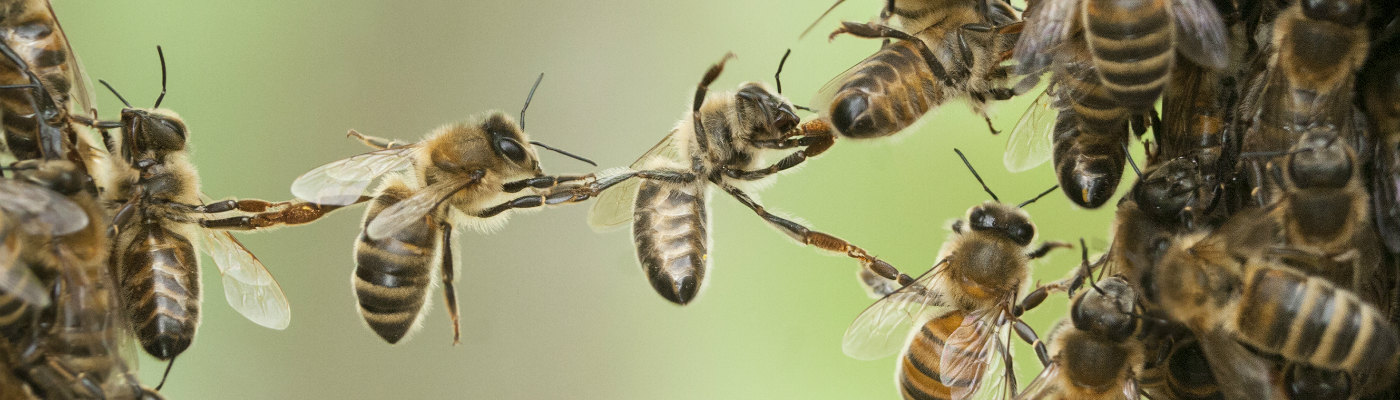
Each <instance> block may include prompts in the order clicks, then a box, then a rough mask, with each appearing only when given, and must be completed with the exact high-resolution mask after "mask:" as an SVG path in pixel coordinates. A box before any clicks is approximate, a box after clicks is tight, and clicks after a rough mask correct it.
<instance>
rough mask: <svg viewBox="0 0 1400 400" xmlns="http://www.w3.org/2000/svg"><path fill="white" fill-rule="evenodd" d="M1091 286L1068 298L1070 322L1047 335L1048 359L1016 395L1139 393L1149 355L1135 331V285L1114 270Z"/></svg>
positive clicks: (1068, 396)
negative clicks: (1136, 336)
mask: <svg viewBox="0 0 1400 400" xmlns="http://www.w3.org/2000/svg"><path fill="white" fill-rule="evenodd" d="M1086 259H1087V257H1086ZM1090 287H1091V288H1092V290H1085V291H1083V292H1081V293H1080V294H1079V295H1077V296H1075V297H1074V299H1073V300H1072V301H1071V302H1070V321H1071V323H1070V324H1065V323H1063V321H1061V323H1060V324H1058V326H1057V327H1056V328H1055V329H1054V330H1053V331H1052V332H1051V334H1050V335H1049V337H1050V338H1051V339H1050V346H1049V351H1050V353H1051V354H1055V356H1054V358H1052V359H1051V361H1050V365H1048V366H1046V367H1045V369H1044V370H1042V371H1041V372H1040V375H1038V376H1036V378H1035V380H1034V381H1031V383H1030V384H1029V385H1028V386H1026V391H1024V392H1021V394H1020V395H1019V396H1018V398H1022V399H1136V398H1138V388H1139V386H1138V380H1137V377H1138V376H1139V375H1140V371H1139V368H1141V366H1142V365H1143V363H1144V358H1145V355H1144V354H1143V347H1142V344H1141V343H1139V342H1138V341H1137V339H1136V338H1135V337H1134V336H1135V335H1134V334H1135V333H1137V332H1138V331H1139V325H1140V324H1141V323H1142V321H1141V320H1140V319H1139V317H1138V305H1137V302H1136V297H1137V294H1136V291H1135V290H1133V287H1132V285H1130V284H1129V283H1128V281H1126V280H1124V279H1123V278H1121V277H1116V276H1115V277H1109V278H1107V279H1104V280H1102V281H1100V282H1098V283H1093V282H1091V283H1090Z"/></svg>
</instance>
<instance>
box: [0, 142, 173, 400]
mask: <svg viewBox="0 0 1400 400" xmlns="http://www.w3.org/2000/svg"><path fill="white" fill-rule="evenodd" d="M11 169H12V170H14V171H15V179H14V180H5V181H3V182H5V183H6V184H5V185H3V186H0V187H3V189H0V191H4V192H9V193H8V194H12V195H18V196H15V197H12V198H14V199H16V201H14V203H13V204H11V205H10V206H9V207H5V219H6V220H8V221H23V225H22V226H24V228H16V229H15V231H17V232H14V234H15V235H17V236H20V237H21V239H20V241H19V242H18V243H10V242H11V240H10V238H11V237H15V236H11V235H7V237H6V240H5V242H7V243H6V246H5V247H4V248H0V253H4V254H0V259H6V260H10V261H13V262H12V263H5V264H4V265H3V266H0V267H3V268H6V269H8V270H7V271H5V275H6V278H7V279H6V281H5V282H4V283H3V284H0V288H3V289H5V290H6V292H7V294H9V293H14V294H18V296H8V295H7V296H0V302H5V303H8V304H6V305H5V308H10V309H14V310H17V311H16V312H15V313H13V314H11V315H10V316H7V317H14V316H24V318H6V319H7V321H6V322H5V325H6V328H18V329H7V330H9V331H10V332H17V333H20V334H19V335H10V336H8V337H7V338H6V342H7V349H6V350H7V351H6V352H8V353H9V354H10V355H9V357H10V358H11V363H12V364H14V365H15V368H14V371H16V372H17V373H18V374H19V375H20V376H21V378H22V379H24V380H25V381H26V382H27V384H28V385H29V389H30V390H31V391H33V392H35V394H36V395H38V396H42V397H46V398H141V397H142V396H144V393H146V392H147V389H144V388H142V387H141V386H140V384H139V382H137V380H136V378H135V376H134V371H132V370H130V369H129V368H128V366H127V360H126V359H125V356H124V355H123V354H122V353H121V351H120V349H121V348H122V347H123V345H124V344H125V343H127V340H128V339H129V336H127V335H128V333H127V331H126V328H125V324H124V323H122V321H119V320H117V318H118V317H117V315H118V313H117V310H118V307H117V298H116V290H115V282H114V281H113V279H112V276H111V275H110V270H109V269H108V263H107V261H108V260H107V258H108V249H109V248H108V247H107V245H108V240H107V235H106V229H105V227H103V226H102V224H100V223H98V222H99V221H103V220H105V215H106V214H105V211H104V210H103V209H102V208H101V207H100V205H99V204H98V203H97V200H96V198H95V197H94V195H93V193H91V192H89V191H88V190H87V185H86V179H85V176H84V175H83V173H82V172H81V171H79V170H78V169H77V167H76V166H75V165H74V164H73V163H71V162H69V161H66V160H57V161H39V160H27V161H21V162H18V163H16V164H15V165H13V166H12V168H11ZM17 182H25V183H17ZM26 187H27V188H28V189H23V188H26ZM36 189H37V190H36ZM35 207H39V208H35ZM36 212H37V214H36ZM7 228H10V227H7ZM7 230H8V229H7ZM12 244H17V246H11V245H12ZM17 272H19V274H18V275H16V273H17ZM15 276H18V277H20V278H21V279H19V280H12V279H9V278H12V277H15ZM36 288H37V289H39V291H38V292H37V293H36V292H35V291H34V289H36ZM11 289H14V290H11ZM34 295H38V296H39V297H33V296H34ZM49 296H52V297H51V298H50V297H49ZM16 300H18V301H20V304H18V307H14V308H12V307H13V306H15V304H14V302H15V301H16ZM31 307H32V308H31ZM16 325H18V326H16Z"/></svg>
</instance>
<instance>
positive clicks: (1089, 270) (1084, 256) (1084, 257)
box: [1079, 237, 1107, 296]
mask: <svg viewBox="0 0 1400 400" xmlns="http://www.w3.org/2000/svg"><path fill="white" fill-rule="evenodd" d="M1079 259H1080V262H1081V264H1080V265H1083V266H1084V269H1085V270H1086V271H1084V272H1085V274H1084V275H1087V278H1089V287H1092V288H1094V291H1095V292H1099V294H1101V295H1105V296H1106V295H1107V294H1106V293H1104V292H1103V289H1100V288H1099V285H1098V283H1097V282H1095V281H1094V268H1093V267H1091V266H1089V246H1087V245H1085V244H1084V238H1082V237H1081V238H1079ZM1099 271H1103V269H1099Z"/></svg>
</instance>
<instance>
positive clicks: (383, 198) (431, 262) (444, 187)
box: [292, 74, 594, 344]
mask: <svg viewBox="0 0 1400 400" xmlns="http://www.w3.org/2000/svg"><path fill="white" fill-rule="evenodd" d="M540 78H541V79H543V78H544V75H543V74H541V75H540ZM535 85H536V86H538V85H539V81H538V80H537V81H535ZM530 95H531V97H533V95H534V89H533V88H532V89H531V90H530ZM529 104H530V100H529V98H527V99H526V100H525V106H526V107H527V108H528V107H529ZM520 116H521V119H522V121H523V119H524V117H525V110H524V109H522V110H521V112H520ZM355 135H357V136H358V137H359V138H360V139H362V141H363V142H364V143H365V144H366V145H369V146H370V147H372V148H375V149H376V150H375V151H371V152H369V153H365V154H360V155H357V156H353V157H350V158H347V159H344V160H340V161H335V162H332V163H330V164H326V165H323V166H320V167H317V168H316V169H313V170H311V171H310V172H307V173H306V174H303V175H302V176H301V177H299V178H297V180H296V182H294V183H292V193H293V194H295V195H296V196H297V197H298V198H301V199H303V200H306V201H309V202H311V203H315V204H319V205H330V206H343V205H350V204H355V203H358V202H362V201H366V199H372V200H371V201H370V205H369V207H368V209H367V210H366V211H365V217H364V222H363V224H362V226H363V231H362V232H361V233H360V236H359V238H358V239H357V240H356V242H355V271H354V274H353V275H352V277H351V281H352V287H353V288H354V290H355V295H356V298H357V299H358V301H359V306H360V313H361V315H362V316H363V317H364V320H365V322H366V323H367V324H368V325H369V327H370V329H371V330H373V331H374V332H375V333H376V334H378V335H379V336H380V337H381V338H383V339H384V340H385V341H388V342H389V343H391V344H393V343H398V342H399V341H400V340H402V339H404V338H405V337H406V336H408V335H410V334H411V333H413V331H414V330H415V329H416V328H417V327H418V326H419V325H420V324H419V321H420V320H421V319H422V316H423V315H424V314H425V313H424V310H425V308H424V302H425V299H426V297H427V295H428V292H429V289H430V287H431V285H432V281H433V280H435V279H441V282H442V284H443V286H444V289H445V290H444V295H445V298H446V301H447V309H448V314H449V316H450V317H451V319H452V326H453V343H454V344H455V343H460V337H461V333H460V332H461V330H460V324H459V322H458V314H457V300H456V292H455V289H454V287H453V280H454V276H455V270H456V263H455V262H454V261H453V253H454V252H453V247H454V242H453V240H452V232H453V230H454V227H456V226H463V225H467V226H472V227H474V228H477V229H479V230H482V231H483V232H485V231H489V230H491V229H492V228H493V227H496V226H500V225H501V224H503V223H504V222H505V219H506V218H507V217H508V216H509V215H510V212H509V211H512V210H516V209H529V208H537V207H541V206H545V205H554V204H561V203H571V202H577V201H582V200H586V199H588V198H590V197H592V196H593V194H594V192H590V191H589V188H588V187H587V186H583V185H580V183H588V182H591V181H592V180H593V179H594V178H593V175H592V174H589V175H560V176H553V175H545V174H544V172H543V171H542V170H541V169H540V163H539V159H538V155H537V154H536V153H535V150H534V148H533V147H531V146H526V143H529V144H532V145H534V146H538V147H544V148H546V149H549V150H554V151H558V152H560V153H562V154H564V155H567V156H570V157H574V158H577V159H579V160H582V161H584V162H588V163H589V164H592V162H591V161H588V160H586V159H583V158H580V157H577V156H574V155H572V154H569V153H566V152H563V151H560V150H557V149H554V148H551V147H548V146H546V145H544V144H542V143H539V142H533V141H530V140H529V139H527V137H526V136H525V132H524V123H523V122H521V123H517V122H516V120H515V119H513V118H511V117H510V116H507V115H506V114H504V113H502V112H499V111H495V112H491V113H488V114H486V115H484V116H482V117H479V118H474V119H471V120H468V121H465V122H460V123H454V124H449V125H446V126H443V127H441V128H438V129H436V130H434V131H433V132H431V133H429V134H428V135H427V136H425V137H424V138H423V140H422V141H419V142H417V143H412V144H397V143H395V142H393V141H391V140H388V139H383V138H376V137H370V136H364V135H358V134H355ZM380 178H384V179H383V180H382V181H383V183H382V184H380V185H379V186H378V187H377V188H375V189H373V190H372V191H371V190H369V187H370V185H371V183H373V182H374V181H375V180H379V179H380ZM522 192H524V193H525V194H523V195H522V194H521V193H522ZM366 195H371V196H372V197H366ZM444 206H445V207H444ZM434 267H436V268H434ZM435 270H436V271H440V272H435Z"/></svg>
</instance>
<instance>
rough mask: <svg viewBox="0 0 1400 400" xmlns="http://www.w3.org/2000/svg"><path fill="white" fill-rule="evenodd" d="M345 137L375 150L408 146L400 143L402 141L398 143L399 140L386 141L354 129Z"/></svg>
mask: <svg viewBox="0 0 1400 400" xmlns="http://www.w3.org/2000/svg"><path fill="white" fill-rule="evenodd" d="M345 137H349V138H355V139H356V140H359V141H360V143H364V144H365V146H369V147H370V148H372V149H375V150H385V149H392V148H396V147H403V146H405V145H407V143H403V142H400V141H397V140H393V139H385V138H382V137H378V136H370V135H366V134H363V133H360V132H357V131H355V130H354V129H351V130H350V132H347V133H346V134H345Z"/></svg>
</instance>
